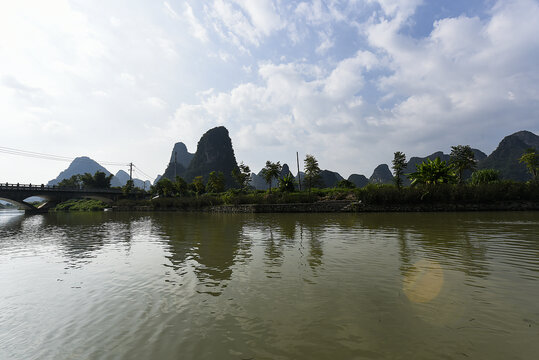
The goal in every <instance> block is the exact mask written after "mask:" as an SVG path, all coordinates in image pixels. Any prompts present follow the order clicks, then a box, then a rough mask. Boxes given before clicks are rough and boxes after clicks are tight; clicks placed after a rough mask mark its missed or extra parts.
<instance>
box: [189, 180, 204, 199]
mask: <svg viewBox="0 0 539 360" xmlns="http://www.w3.org/2000/svg"><path fill="white" fill-rule="evenodd" d="M191 185H192V186H193V189H194V191H195V192H196V193H197V195H200V194H202V193H204V191H206V187H205V186H204V178H203V177H202V176H195V178H194V179H193V182H192V183H191Z"/></svg>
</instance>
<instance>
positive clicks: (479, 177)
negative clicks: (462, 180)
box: [470, 169, 500, 185]
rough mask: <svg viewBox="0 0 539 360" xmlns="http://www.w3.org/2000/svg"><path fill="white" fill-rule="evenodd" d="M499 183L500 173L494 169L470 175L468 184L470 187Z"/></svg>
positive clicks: (478, 171)
mask: <svg viewBox="0 0 539 360" xmlns="http://www.w3.org/2000/svg"><path fill="white" fill-rule="evenodd" d="M498 181H500V172H499V171H498V170H494V169H482V170H477V171H474V172H473V173H472V177H471V179H470V183H471V184H472V185H481V184H489V183H494V182H498Z"/></svg>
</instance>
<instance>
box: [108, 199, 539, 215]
mask: <svg viewBox="0 0 539 360" xmlns="http://www.w3.org/2000/svg"><path fill="white" fill-rule="evenodd" d="M112 210H113V211H203V212H212V213H323V212H326V213H330V212H422V211H424V212H426V211H533V210H539V203H538V202H532V201H506V202H501V201H500V202H492V203H482V204H452V203H439V204H384V205H369V204H364V203H362V202H361V201H350V200H333V201H318V202H314V203H296V204H241V205H215V206H207V207H204V208H193V209H175V208H168V209H154V208H153V207H151V206H113V208H112Z"/></svg>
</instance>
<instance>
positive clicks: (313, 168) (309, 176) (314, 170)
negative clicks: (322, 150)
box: [303, 154, 320, 194]
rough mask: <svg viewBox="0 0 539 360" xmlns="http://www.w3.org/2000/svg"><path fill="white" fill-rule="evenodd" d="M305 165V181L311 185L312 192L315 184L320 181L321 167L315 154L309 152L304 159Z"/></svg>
mask: <svg viewBox="0 0 539 360" xmlns="http://www.w3.org/2000/svg"><path fill="white" fill-rule="evenodd" d="M303 166H304V168H305V179H304V181H305V183H306V184H307V186H308V187H309V194H311V188H312V186H313V185H315V184H317V183H318V182H319V181H320V167H319V166H318V160H316V159H315V157H314V156H312V155H309V154H307V156H305V160H303Z"/></svg>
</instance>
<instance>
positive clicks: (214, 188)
mask: <svg viewBox="0 0 539 360" xmlns="http://www.w3.org/2000/svg"><path fill="white" fill-rule="evenodd" d="M206 191H207V192H210V193H220V192H223V191H225V175H224V174H223V172H222V171H219V172H215V171H212V172H211V173H210V174H209V176H208V182H207V183H206Z"/></svg>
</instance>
